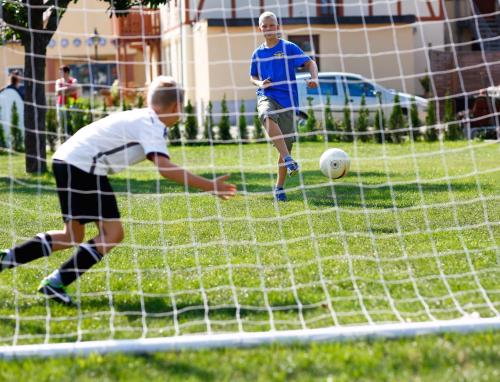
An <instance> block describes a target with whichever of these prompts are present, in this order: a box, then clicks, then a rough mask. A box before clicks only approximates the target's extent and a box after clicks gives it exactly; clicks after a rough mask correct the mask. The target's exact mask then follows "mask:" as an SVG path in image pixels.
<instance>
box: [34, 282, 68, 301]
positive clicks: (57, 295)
mask: <svg viewBox="0 0 500 382" xmlns="http://www.w3.org/2000/svg"><path fill="white" fill-rule="evenodd" d="M38 292H39V293H41V294H44V295H46V296H47V297H48V298H51V299H54V300H55V301H57V302H60V303H61V304H64V305H73V301H72V300H71V297H69V295H68V293H66V288H65V287H64V286H63V285H55V284H54V283H53V282H52V281H50V280H49V279H47V278H45V279H43V280H42V282H41V283H40V285H39V286H38Z"/></svg>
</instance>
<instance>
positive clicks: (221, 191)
mask: <svg viewBox="0 0 500 382" xmlns="http://www.w3.org/2000/svg"><path fill="white" fill-rule="evenodd" d="M227 179H229V175H222V176H219V177H217V178H215V179H214V180H213V185H214V187H213V190H212V192H213V193H214V195H216V196H218V197H219V198H221V199H223V200H227V199H229V198H232V197H233V196H234V195H236V186H235V185H234V184H231V183H226V182H225V181H226V180H227Z"/></svg>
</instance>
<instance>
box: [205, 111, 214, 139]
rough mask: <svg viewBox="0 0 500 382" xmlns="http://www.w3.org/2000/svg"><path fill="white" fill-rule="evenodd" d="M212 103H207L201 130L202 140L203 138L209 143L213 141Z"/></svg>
mask: <svg viewBox="0 0 500 382" xmlns="http://www.w3.org/2000/svg"><path fill="white" fill-rule="evenodd" d="M212 109H213V106H212V101H208V107H207V113H206V115H205V123H204V130H203V138H205V139H206V140H207V141H208V142H209V143H212V142H213V140H214V119H213V116H212Z"/></svg>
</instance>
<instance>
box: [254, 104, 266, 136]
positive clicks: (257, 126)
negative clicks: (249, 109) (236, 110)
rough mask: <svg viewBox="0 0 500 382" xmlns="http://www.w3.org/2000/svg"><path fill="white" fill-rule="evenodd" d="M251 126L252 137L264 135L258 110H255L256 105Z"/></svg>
mask: <svg viewBox="0 0 500 382" xmlns="http://www.w3.org/2000/svg"><path fill="white" fill-rule="evenodd" d="M253 127H254V130H253V137H254V139H263V138H264V137H265V135H264V129H263V128H262V122H261V121H260V118H259V111H258V110H257V107H255V114H254V115H253Z"/></svg>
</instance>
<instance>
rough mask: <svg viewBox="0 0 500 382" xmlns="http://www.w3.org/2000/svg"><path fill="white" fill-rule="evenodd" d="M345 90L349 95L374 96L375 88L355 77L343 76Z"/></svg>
mask: <svg viewBox="0 0 500 382" xmlns="http://www.w3.org/2000/svg"><path fill="white" fill-rule="evenodd" d="M345 82H346V85H347V86H346V92H347V95H348V96H349V97H361V96H363V94H364V95H365V97H375V96H376V95H375V88H374V87H373V85H372V84H370V83H368V82H365V81H362V80H360V79H359V78H356V77H345Z"/></svg>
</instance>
